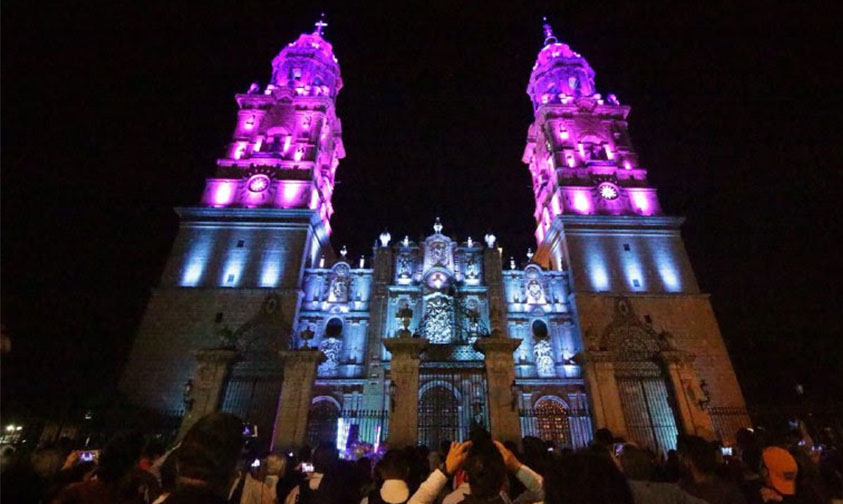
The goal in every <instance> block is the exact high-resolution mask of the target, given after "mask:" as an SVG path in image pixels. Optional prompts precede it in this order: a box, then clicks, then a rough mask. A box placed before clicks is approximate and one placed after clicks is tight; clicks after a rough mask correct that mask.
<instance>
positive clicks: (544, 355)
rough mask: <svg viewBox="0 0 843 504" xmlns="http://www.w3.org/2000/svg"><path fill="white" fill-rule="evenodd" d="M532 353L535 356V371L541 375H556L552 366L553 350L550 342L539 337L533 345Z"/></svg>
mask: <svg viewBox="0 0 843 504" xmlns="http://www.w3.org/2000/svg"><path fill="white" fill-rule="evenodd" d="M533 355H534V356H535V358H536V372H537V373H538V375H539V376H541V377H547V376H556V369H555V368H554V366H553V350H552V349H551V347H550V342H549V341H547V340H546V339H540V340H538V341H537V342H536V343H535V344H534V345H533Z"/></svg>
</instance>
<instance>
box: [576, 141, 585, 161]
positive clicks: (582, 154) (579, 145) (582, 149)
mask: <svg viewBox="0 0 843 504" xmlns="http://www.w3.org/2000/svg"><path fill="white" fill-rule="evenodd" d="M577 150H578V151H579V152H580V157H581V158H583V159H585V146H584V145H583V144H582V142H577Z"/></svg>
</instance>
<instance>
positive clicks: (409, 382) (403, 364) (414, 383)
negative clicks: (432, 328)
mask: <svg viewBox="0 0 843 504" xmlns="http://www.w3.org/2000/svg"><path fill="white" fill-rule="evenodd" d="M383 344H384V346H385V347H386V349H387V350H389V352H390V353H391V354H392V361H391V362H390V368H389V373H390V379H391V380H392V383H393V384H394V385H395V387H394V390H395V394H394V397H392V398H390V400H391V401H394V402H393V404H392V405H391V408H390V409H391V411H390V414H389V438H388V440H387V441H388V443H389V446H390V447H392V448H403V447H404V446H407V445H412V444H415V442H416V438H417V437H418V426H419V400H418V399H419V360H420V359H419V356H420V354H421V353H422V352H423V351H424V350H425V349H426V348H427V345H428V343H427V340H426V339H421V338H407V337H404V338H390V339H385V340H383Z"/></svg>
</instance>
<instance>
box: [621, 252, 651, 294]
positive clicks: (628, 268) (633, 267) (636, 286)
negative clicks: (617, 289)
mask: <svg viewBox="0 0 843 504" xmlns="http://www.w3.org/2000/svg"><path fill="white" fill-rule="evenodd" d="M622 260H623V269H624V274H625V275H626V283H627V285H628V286H629V288H630V289H632V290H645V289H646V288H647V285H646V283H645V282H644V272H643V270H642V268H641V261H640V260H639V259H638V255H637V254H634V255H627V256H625V257H623V259H622Z"/></svg>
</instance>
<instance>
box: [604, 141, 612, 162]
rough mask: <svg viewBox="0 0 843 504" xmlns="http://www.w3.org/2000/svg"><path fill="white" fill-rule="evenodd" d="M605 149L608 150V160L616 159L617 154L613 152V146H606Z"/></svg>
mask: <svg viewBox="0 0 843 504" xmlns="http://www.w3.org/2000/svg"><path fill="white" fill-rule="evenodd" d="M603 147H604V148H605V149H606V159H615V153H614V152H612V146H611V145H609V144H605V145H604V146H603Z"/></svg>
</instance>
